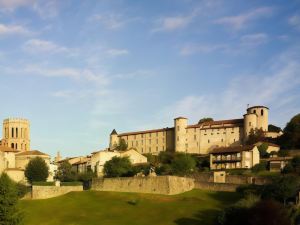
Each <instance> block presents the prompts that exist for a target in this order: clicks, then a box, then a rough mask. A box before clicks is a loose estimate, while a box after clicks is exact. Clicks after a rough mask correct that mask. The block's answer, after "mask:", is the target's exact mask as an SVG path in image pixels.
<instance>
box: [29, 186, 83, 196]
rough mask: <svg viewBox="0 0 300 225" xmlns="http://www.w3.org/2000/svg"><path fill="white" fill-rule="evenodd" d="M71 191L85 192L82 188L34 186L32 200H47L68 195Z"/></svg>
mask: <svg viewBox="0 0 300 225" xmlns="http://www.w3.org/2000/svg"><path fill="white" fill-rule="evenodd" d="M71 191H83V187H82V186H35V185H33V186H32V191H31V199H46V198H53V197H56V196H60V195H64V194H67V193H69V192H71Z"/></svg>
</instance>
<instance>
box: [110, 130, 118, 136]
mask: <svg viewBox="0 0 300 225" xmlns="http://www.w3.org/2000/svg"><path fill="white" fill-rule="evenodd" d="M113 134H118V133H117V131H116V130H115V129H113V131H112V132H111V133H110V135H113Z"/></svg>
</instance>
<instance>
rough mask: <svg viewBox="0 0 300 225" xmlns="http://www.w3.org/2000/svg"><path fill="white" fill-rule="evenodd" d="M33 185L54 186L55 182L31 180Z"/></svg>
mask: <svg viewBox="0 0 300 225" xmlns="http://www.w3.org/2000/svg"><path fill="white" fill-rule="evenodd" d="M32 185H35V186H55V182H40V181H39V182H32Z"/></svg>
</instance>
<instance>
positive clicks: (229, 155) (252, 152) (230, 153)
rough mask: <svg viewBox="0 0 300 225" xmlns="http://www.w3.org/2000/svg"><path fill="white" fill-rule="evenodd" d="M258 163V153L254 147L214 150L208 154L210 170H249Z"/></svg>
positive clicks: (232, 147)
mask: <svg viewBox="0 0 300 225" xmlns="http://www.w3.org/2000/svg"><path fill="white" fill-rule="evenodd" d="M258 163H259V151H258V149H257V147H256V146H255V145H247V146H231V147H220V148H215V149H214V150H212V151H211V152H210V168H211V169H212V170H219V169H250V168H252V167H253V166H254V165H256V164H258Z"/></svg>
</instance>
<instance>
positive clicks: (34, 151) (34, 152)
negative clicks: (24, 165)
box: [17, 150, 49, 156]
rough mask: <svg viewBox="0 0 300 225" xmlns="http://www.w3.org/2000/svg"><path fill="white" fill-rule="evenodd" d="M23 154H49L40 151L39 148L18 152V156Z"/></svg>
mask: <svg viewBox="0 0 300 225" xmlns="http://www.w3.org/2000/svg"><path fill="white" fill-rule="evenodd" d="M21 155H41V156H49V155H47V154H45V153H43V152H40V151H38V150H32V151H25V152H20V153H18V154H17V156H21Z"/></svg>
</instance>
